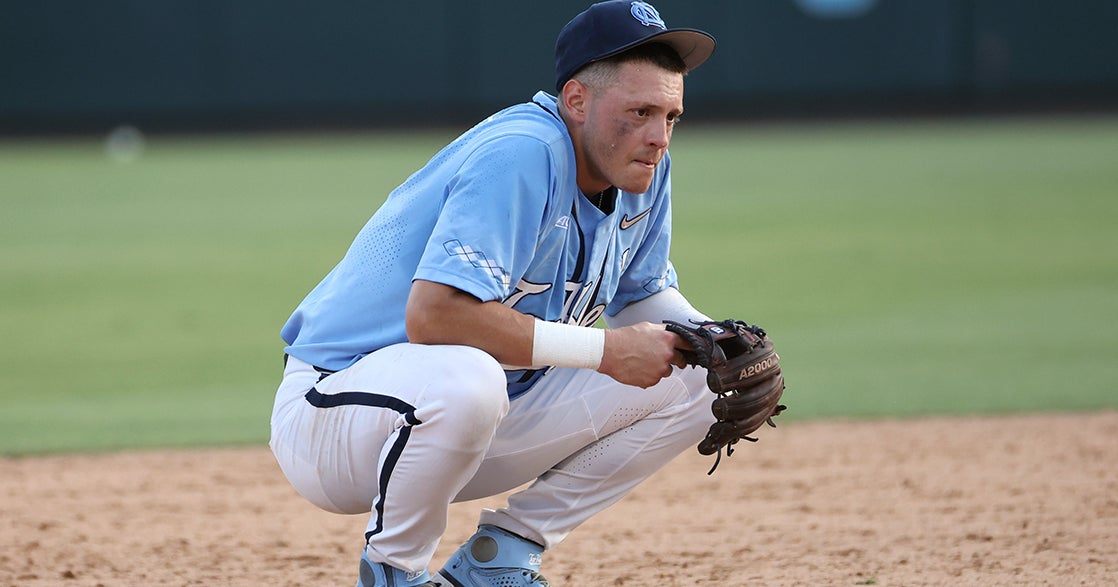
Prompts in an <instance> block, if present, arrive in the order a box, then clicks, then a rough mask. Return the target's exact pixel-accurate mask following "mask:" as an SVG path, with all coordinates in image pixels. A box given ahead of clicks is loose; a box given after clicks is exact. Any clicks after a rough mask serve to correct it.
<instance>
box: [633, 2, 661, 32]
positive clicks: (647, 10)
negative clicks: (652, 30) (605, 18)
mask: <svg viewBox="0 0 1118 587" xmlns="http://www.w3.org/2000/svg"><path fill="white" fill-rule="evenodd" d="M629 12H631V13H632V14H633V18H635V19H637V20H639V21H640V23H641V24H643V25H644V26H658V27H660V28H662V29H665V30H666V29H667V28H668V25H666V24H664V19H662V18H660V13H659V12H656V9H655V8H653V7H652V5H651V4H649V3H648V2H633V7H632V8H630V9H629Z"/></svg>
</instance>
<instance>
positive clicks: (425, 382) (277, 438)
mask: <svg viewBox="0 0 1118 587" xmlns="http://www.w3.org/2000/svg"><path fill="white" fill-rule="evenodd" d="M319 376H320V375H319V373H318V372H317V371H315V370H314V368H313V367H311V366H309V365H307V364H306V363H303V362H301V361H298V360H297V359H294V358H292V359H291V360H289V363H288V369H287V371H286V372H285V377H284V382H283V383H282V384H281V387H280V390H279V392H278V393H277V400H276V407H275V411H274V414H273V419H272V441H271V445H272V449H273V452H274V453H275V454H276V458H277V461H278V462H279V463H280V467H281V469H282V470H283V471H284V473H285V475H286V476H287V477H288V479H289V480H290V481H291V484H292V485H293V486H294V487H295V489H296V490H298V491H299V492H300V493H301V494H302V495H303V496H304V497H306V498H307V499H308V500H309V501H311V502H312V503H314V504H315V505H317V506H319V507H321V508H323V509H326V510H328V511H335V512H339V513H358V512H360V511H367V510H368V507H369V505H370V504H371V502H372V500H373V499H374V498H375V496H376V493H377V487H378V476H379V473H378V470H379V469H378V468H379V463H380V461H381V455H382V453H383V452H384V450H385V447H386V445H388V444H389V443H390V442H391V441H392V439H393V438H394V436H395V434H396V432H397V431H398V430H400V429H401V428H403V427H405V426H411V425H414V424H416V423H417V422H422V421H426V420H427V419H436V418H444V419H450V420H451V421H453V418H450V417H448V416H447V415H446V414H445V413H446V412H448V411H453V412H454V413H455V414H461V415H463V416H466V417H468V418H467V419H470V418H473V417H479V418H480V417H481V416H483V415H487V416H488V417H491V418H492V417H497V418H499V417H500V416H501V415H503V414H504V411H505V410H507V396H505V395H504V393H505V392H504V377H503V373H502V371H501V369H500V366H499V365H498V364H497V363H496V361H495V360H493V359H492V357H490V356H489V355H487V354H485V353H483V352H482V351H479V350H477V349H473V348H469V347H456V346H423V345H411V344H401V345H394V346H391V347H386V348H384V349H381V350H379V351H376V352H374V353H371V354H369V355H367V356H366V357H364V358H362V359H361V360H360V361H358V362H357V363H356V364H354V365H353V366H351V367H349V368H347V369H344V370H342V371H339V372H337V373H334V374H332V375H329V376H327V377H325V378H324V379H321V380H319ZM312 388H313V389H312ZM451 407H452V409H451ZM475 412H476V413H475ZM493 413H496V414H497V415H496V416H493ZM486 443H488V439H486Z"/></svg>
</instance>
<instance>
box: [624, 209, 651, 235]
mask: <svg viewBox="0 0 1118 587" xmlns="http://www.w3.org/2000/svg"><path fill="white" fill-rule="evenodd" d="M651 211H652V208H649V209H648V210H645V211H644V212H641V213H640V214H637V215H636V216H634V217H632V218H629V215H628V214H626V215H624V216H622V217H621V230H626V229H628V228H630V227H632V226H633V225H634V224H636V223H638V222H640V221H641V220H644V217H645V216H648V213H649V212H651Z"/></svg>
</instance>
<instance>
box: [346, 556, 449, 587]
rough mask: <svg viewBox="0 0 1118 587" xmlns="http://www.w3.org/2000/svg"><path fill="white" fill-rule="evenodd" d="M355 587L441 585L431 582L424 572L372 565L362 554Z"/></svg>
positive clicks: (420, 586)
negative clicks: (410, 571) (411, 571)
mask: <svg viewBox="0 0 1118 587" xmlns="http://www.w3.org/2000/svg"><path fill="white" fill-rule="evenodd" d="M357 587H441V585H440V584H439V583H436V582H434V581H432V580H431V574H430V573H428V572H427V571H426V570H423V571H421V572H418V573H409V572H407V571H404V570H402V569H397V568H396V567H392V566H389V565H386V564H383V563H374V562H372V561H370V560H369V558H368V557H367V556H366V555H365V553H364V552H362V553H361V568H360V574H359V575H358V576H357Z"/></svg>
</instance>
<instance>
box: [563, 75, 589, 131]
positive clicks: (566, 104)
mask: <svg viewBox="0 0 1118 587" xmlns="http://www.w3.org/2000/svg"><path fill="white" fill-rule="evenodd" d="M589 93H590V89H589V88H587V87H586V85H585V84H583V83H582V82H580V81H578V80H576V79H570V80H567V83H565V84H563V90H562V91H561V92H559V101H560V102H562V104H563V109H564V110H566V112H567V115H568V116H570V117H571V119H572V120H574V121H576V122H582V121H584V120H586V102H587V98H588V96H589Z"/></svg>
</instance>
